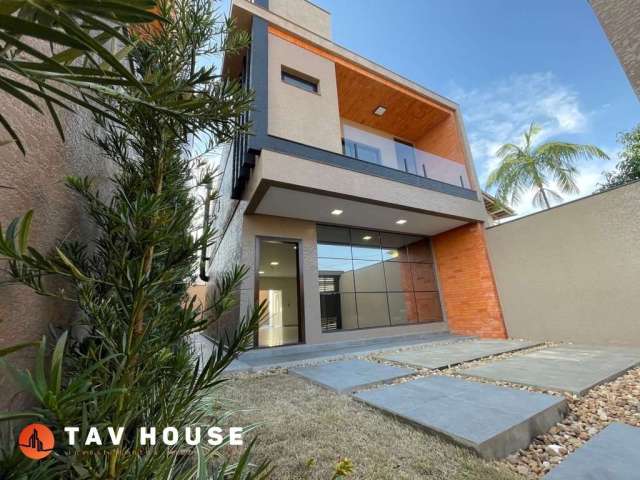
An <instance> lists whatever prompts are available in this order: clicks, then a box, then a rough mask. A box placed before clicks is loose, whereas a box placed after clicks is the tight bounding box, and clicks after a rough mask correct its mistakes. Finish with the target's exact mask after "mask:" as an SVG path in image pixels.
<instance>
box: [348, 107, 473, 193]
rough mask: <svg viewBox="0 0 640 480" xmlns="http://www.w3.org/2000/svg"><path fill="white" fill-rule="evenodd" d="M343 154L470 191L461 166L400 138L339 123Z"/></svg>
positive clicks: (352, 123)
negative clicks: (340, 125)
mask: <svg viewBox="0 0 640 480" xmlns="http://www.w3.org/2000/svg"><path fill="white" fill-rule="evenodd" d="M342 148H343V152H342V153H343V154H344V155H346V156H348V157H351V158H355V159H358V160H362V161H364V162H369V163H373V164H377V165H382V166H384V167H387V168H392V169H394V170H400V171H402V172H406V173H410V174H412V175H418V176H421V177H424V178H429V179H432V180H437V181H439V182H444V183H448V184H450V185H456V186H459V187H463V188H471V187H470V182H469V178H468V176H467V171H466V168H465V165H464V164H463V163H460V162H455V161H453V160H448V159H446V158H444V157H440V156H438V155H435V154H433V153H429V152H426V151H424V150H421V149H419V148H416V147H415V146H414V145H413V144H412V143H411V142H408V141H406V140H404V139H399V138H395V137H393V136H391V135H385V134H384V133H383V132H379V131H376V130H374V129H372V128H369V127H366V126H364V125H360V124H356V123H354V122H350V121H347V120H344V119H343V121H342Z"/></svg>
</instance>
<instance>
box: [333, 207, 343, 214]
mask: <svg viewBox="0 0 640 480" xmlns="http://www.w3.org/2000/svg"><path fill="white" fill-rule="evenodd" d="M331 215H342V210H339V209H337V208H336V209H335V210H331Z"/></svg>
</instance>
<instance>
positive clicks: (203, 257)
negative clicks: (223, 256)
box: [200, 183, 211, 282]
mask: <svg viewBox="0 0 640 480" xmlns="http://www.w3.org/2000/svg"><path fill="white" fill-rule="evenodd" d="M210 203H211V184H210V183H208V184H207V196H206V198H205V199H204V217H203V219H202V231H203V234H204V233H205V232H206V231H207V230H208V229H209V206H210ZM207 260H209V257H207V245H203V246H202V249H201V250H200V279H201V280H202V281H205V282H208V281H209V275H207Z"/></svg>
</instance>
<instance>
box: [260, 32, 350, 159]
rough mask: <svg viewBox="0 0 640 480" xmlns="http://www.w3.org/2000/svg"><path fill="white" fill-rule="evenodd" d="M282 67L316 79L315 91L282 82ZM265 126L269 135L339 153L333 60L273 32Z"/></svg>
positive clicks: (270, 38) (339, 136) (338, 114)
mask: <svg viewBox="0 0 640 480" xmlns="http://www.w3.org/2000/svg"><path fill="white" fill-rule="evenodd" d="M283 67H284V68H288V69H292V70H294V71H297V72H299V73H301V74H303V75H306V76H309V77H312V78H313V79H315V80H317V81H318V93H313V92H307V91H306V90H302V89H301V88H298V87H295V86H293V85H289V84H287V83H285V82H283V81H282V78H281V75H282V68H283ZM319 119H322V121H318V120H319ZM268 128H269V134H270V135H275V136H276V137H281V138H286V139H289V140H294V141H296V142H300V143H304V144H306V145H312V146H314V147H318V148H322V149H325V150H329V151H332V152H337V153H342V143H341V138H342V135H341V130H340V113H339V112H338V89H337V86H336V68H335V65H334V63H333V62H331V61H329V60H327V59H326V58H322V57H320V56H319V55H316V54H314V53H311V52H309V51H307V50H305V49H303V48H300V47H298V46H297V45H294V44H292V43H289V42H287V41H285V40H282V39H281V38H278V37H276V36H275V35H272V34H269V127H268Z"/></svg>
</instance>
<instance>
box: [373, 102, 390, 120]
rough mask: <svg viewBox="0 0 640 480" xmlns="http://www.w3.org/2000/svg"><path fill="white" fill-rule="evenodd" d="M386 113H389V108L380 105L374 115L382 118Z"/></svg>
mask: <svg viewBox="0 0 640 480" xmlns="http://www.w3.org/2000/svg"><path fill="white" fill-rule="evenodd" d="M386 111H387V107H383V106H382V105H378V106H377V107H376V109H375V110H374V111H373V114H374V115H377V116H379V117H381V116H382V115H384V112H386Z"/></svg>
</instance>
